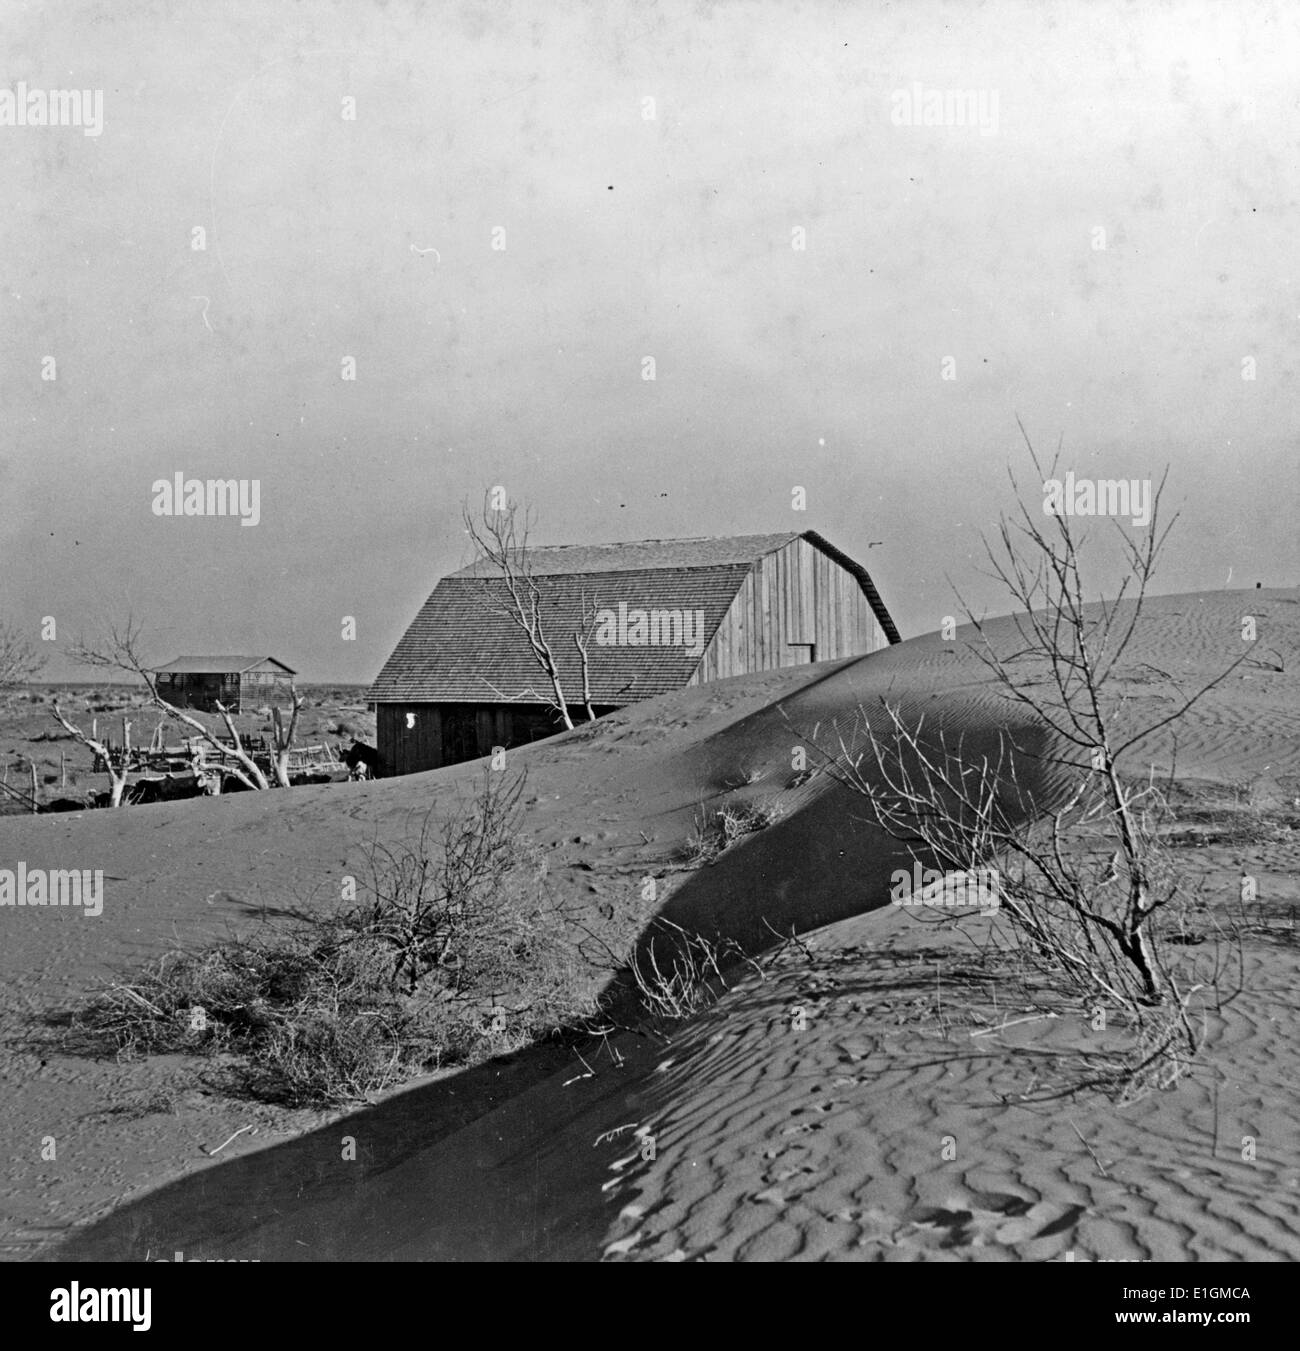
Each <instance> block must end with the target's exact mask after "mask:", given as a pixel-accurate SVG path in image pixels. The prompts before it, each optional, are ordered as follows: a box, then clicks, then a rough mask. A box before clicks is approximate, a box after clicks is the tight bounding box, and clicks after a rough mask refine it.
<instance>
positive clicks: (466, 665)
mask: <svg viewBox="0 0 1300 1351" xmlns="http://www.w3.org/2000/svg"><path fill="white" fill-rule="evenodd" d="M799 538H804V539H807V540H809V541H810V542H811V543H813V544H814V545H815V546H816V547H817V548H819V549H821V550H822V551H823V552H824V553H826V554H827V555H828V556H829V557H831V558H832V559H833V560H834V561H835V562H836V563H837V564H839V565H840V566H841V567H843V568H845V569H846V571H849V572H850V573H852V574H853V576H855V577H856V578H857V579H858V581H859V584H860V585H861V586H862V589H863V592H864V594H865V595H866V596H867V598H868V601H869V603H870V604H871V606H872V609H873V610H874V612H875V614H876V616H877V618H878V619H879V621H880V624H881V627H882V628H883V630H884V632H885V634H886V636H887V637H888V638H889V640H890V641H891V642H897V641H898V630H897V629H896V628H895V627H894V624H893V621H892V620H891V619H890V617H889V614H888V612H887V611H886V610H885V607H884V605H883V603H882V602H881V600H880V596H879V595H878V593H877V592H876V589H875V587H874V586H873V585H872V582H871V578H870V577H869V576H867V573H866V569H865V568H863V567H861V565H859V564H857V563H855V562H854V561H853V560H852V559H850V558H849V557H848V556H847V555H845V554H843V553H841V552H840V551H839V550H838V549H836V548H835V547H834V546H833V545H831V544H829V543H828V542H827V541H826V540H824V539H823V538H822V537H821V536H820V535H818V534H816V533H815V532H814V531H786V532H783V533H781V534H772V535H742V536H738V537H733V538H729V539H681V540H641V541H636V542H633V543H627V544H599V545H557V546H546V547H537V548H533V547H530V548H529V550H528V561H529V567H530V570H531V572H532V574H533V576H534V577H536V578H537V579H539V586H538V590H539V593H540V600H539V604H540V607H541V615H542V621H543V624H544V626H545V630H546V633H547V634H548V635H549V636H550V639H551V642H552V644H553V648H554V655H555V659H556V665H557V667H558V668H559V672H560V679H561V682H562V684H563V686H564V692H565V698H566V699H568V700H569V701H570V702H573V701H576V700H578V699H580V698H581V693H582V667H581V658H580V655H579V653H578V651H577V649H576V647H575V646H574V643H573V639H572V635H573V634H574V633H576V632H580V631H581V630H582V629H583V627H584V607H585V612H586V617H587V619H588V620H589V619H590V615H591V611H592V609H593V608H599V609H609V610H616V609H617V607H618V605H619V604H620V603H624V604H626V605H628V606H629V607H635V608H639V609H646V610H682V611H690V612H691V613H692V615H695V614H697V613H699V612H702V614H703V632H702V634H699V635H694V634H693V635H692V636H693V637H697V638H698V641H697V642H696V643H695V644H694V645H693V647H694V650H691V649H689V648H687V647H686V646H685V645H679V646H649V645H647V646H642V647H631V646H603V647H602V646H597V645H596V644H595V643H594V642H593V643H592V644H591V645H590V651H591V662H590V678H591V696H592V702H593V703H596V704H625V703H631V702H633V701H636V700H641V699H648V698H651V697H652V696H654V695H656V694H664V693H667V692H668V691H669V690H676V689H681V688H682V686H684V685H685V684H686V683H687V682H688V681H689V680H690V678H691V675H692V674H693V673H694V671H695V668H696V667H697V666H698V665H699V663H700V657H701V651H702V649H703V648H704V647H707V646H708V644H709V642H710V641H711V639H712V638H713V635H714V634H715V633H716V632H717V629H718V625H719V624H721V622H722V619H723V617H724V615H725V614H726V613H727V610H728V608H729V607H730V605H731V603H732V601H733V600H734V599H735V598H736V594H737V592H738V591H739V590H740V587H741V584H742V583H743V582H744V580H745V577H746V575H747V574H748V572H749V571H750V569H751V568H752V567H753V566H754V564H755V563H756V562H758V560H759V559H761V558H763V557H765V556H766V555H767V554H769V553H773V552H775V551H776V550H778V549H782V548H784V547H785V546H786V545H787V544H789V543H790V542H791V541H792V540H795V539H799ZM499 575H500V574H499V570H497V569H495V568H493V567H492V566H491V565H488V564H484V563H482V562H480V563H476V564H473V565H471V566H470V567H468V568H462V569H461V570H460V571H459V572H456V573H453V574H452V575H451V576H449V577H444V578H443V579H442V580H441V581H440V582H439V583H438V585H437V586H436V587H435V588H434V590H433V594H432V595H430V596H429V598H428V600H427V601H425V603H424V605H423V606H422V607H421V609H420V612H419V614H418V615H416V617H415V619H414V620H413V621H412V623H411V625H410V627H409V628H408V629H407V631H406V633H405V634H404V635H403V637H402V639H401V641H400V642H399V643H398V645H397V647H396V648H395V649H394V651H393V653H392V655H391V656H390V657H389V659H388V661H387V662H386V663H385V664H384V667H383V669H382V670H381V671H380V673H379V676H378V678H377V679H376V680H375V683H374V685H373V686H372V687H371V689H370V694H369V698H370V699H371V700H373V701H374V702H376V703H425V702H427V703H443V702H446V703H494V702H498V701H500V702H506V701H516V700H517V701H520V702H525V703H538V702H542V701H543V700H549V699H550V697H551V693H550V684H549V681H548V679H547V677H546V675H545V673H544V672H543V671H542V669H541V668H540V666H539V665H538V663H537V661H536V659H535V657H534V656H533V654H532V652H531V650H530V648H529V646H528V644H527V642H526V641H525V639H524V637H523V634H522V633H521V631H520V629H519V627H518V626H517V625H516V624H515V623H514V622H512V620H511V619H510V618H509V617H508V615H506V614H504V613H502V610H503V609H505V608H506V607H507V606H508V604H509V596H508V593H507V591H506V587H505V584H504V582H503V581H497V580H495V578H496V577H499Z"/></svg>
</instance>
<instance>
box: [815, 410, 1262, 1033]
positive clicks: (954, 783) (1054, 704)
mask: <svg viewBox="0 0 1300 1351" xmlns="http://www.w3.org/2000/svg"><path fill="white" fill-rule="evenodd" d="M1021 432H1022V434H1023V432H1024V429H1023V427H1022V428H1021ZM1025 440H1026V444H1027V445H1028V446H1029V453H1030V457H1031V459H1032V461H1033V465H1034V468H1035V470H1036V471H1037V472H1038V473H1039V474H1040V475H1042V476H1043V478H1044V481H1045V482H1046V481H1047V480H1048V479H1050V478H1052V477H1054V476H1055V473H1056V467H1057V463H1058V462H1059V452H1058V457H1057V460H1054V461H1053V463H1052V465H1051V466H1050V468H1049V469H1047V470H1046V471H1044V469H1043V466H1042V465H1041V464H1040V462H1039V459H1038V457H1037V456H1036V455H1035V453H1034V449H1033V446H1032V445H1030V444H1029V440H1028V437H1027V436H1026V438H1025ZM1011 481H1012V487H1013V489H1015V491H1016V497H1017V503H1018V511H1017V513H1016V514H1015V515H1014V516H1013V517H1011V518H1007V517H1005V516H1004V517H1003V518H1002V519H1001V521H1000V523H999V531H998V540H999V544H998V547H995V546H994V545H993V544H990V543H989V542H987V541H986V542H985V552H986V554H987V557H988V560H989V563H990V565H991V567H992V576H993V578H994V579H995V580H996V581H998V582H999V583H1000V584H1001V585H1002V586H1003V587H1004V588H1005V590H1006V592H1007V593H1008V595H1009V596H1010V598H1011V600H1012V602H1013V609H1012V616H1011V619H1012V628H1011V632H1010V635H1009V637H1008V635H1007V634H1006V633H1005V632H1004V633H998V632H996V631H995V630H993V629H992V628H991V626H990V625H989V623H988V622H986V621H985V620H984V619H983V618H980V617H977V616H976V615H975V614H974V612H973V610H972V609H971V607H970V606H969V605H966V604H965V602H964V601H963V602H962V606H963V609H964V611H965V614H966V618H967V619H968V621H969V622H970V623H971V624H972V625H973V627H974V629H975V633H976V641H974V642H972V643H971V645H970V650H971V652H972V654H973V655H974V656H975V657H976V658H977V659H978V660H979V661H980V662H981V663H982V664H983V666H984V667H985V668H986V670H987V671H988V672H989V673H990V674H991V676H992V677H993V681H994V684H995V686H996V688H997V689H998V690H999V691H1000V693H1001V694H1002V695H1003V696H1004V697H1005V698H1007V699H1009V700H1010V701H1011V702H1012V703H1014V704H1017V705H1019V706H1020V707H1021V708H1023V709H1025V710H1027V711H1028V713H1029V714H1030V715H1031V717H1030V719H1029V724H1028V725H1029V726H1031V727H1033V728H1036V729H1039V730H1038V732H1036V733H1035V735H1044V736H1046V737H1049V738H1050V739H1051V742H1053V743H1054V744H1055V747H1057V748H1058V749H1056V750H1052V751H1050V752H1048V753H1047V755H1046V758H1047V760H1048V761H1049V762H1050V763H1053V764H1055V765H1057V766H1061V767H1064V768H1065V770H1066V773H1067V775H1068V776H1069V779H1070V780H1072V783H1071V786H1070V788H1069V790H1068V791H1067V793H1066V794H1065V797H1066V800H1065V801H1063V802H1061V803H1060V804H1059V805H1058V806H1057V807H1056V809H1055V810H1053V811H1050V812H1046V813H1045V811H1044V805H1043V804H1042V803H1040V802H1036V801H1035V799H1034V792H1033V790H1031V789H1030V787H1029V786H1028V785H1027V784H1026V783H1025V782H1024V779H1023V775H1024V771H1025V768H1026V765H1027V764H1028V763H1029V762H1031V761H1033V760H1041V759H1042V758H1043V756H1044V752H1043V751H1042V749H1041V748H1039V747H1037V746H1027V745H1025V744H1023V741H1024V737H1023V736H1019V737H1018V736H1017V735H1012V734H1008V733H1004V734H1003V735H1002V736H1000V738H999V745H998V748H997V750H996V751H995V752H993V753H989V752H987V751H986V752H984V753H982V754H978V755H976V754H972V753H971V752H970V751H969V750H967V749H966V748H964V747H963V745H962V744H961V741H960V739H956V740H954V739H953V738H952V737H950V736H948V735H947V734H946V733H945V732H944V730H943V728H942V727H941V726H940V727H934V726H927V724H926V720H925V718H924V716H922V717H919V718H917V719H909V718H908V717H907V716H906V715H905V713H904V708H903V704H902V703H901V702H899V701H897V700H895V701H890V700H888V699H883V698H882V700H881V705H882V707H881V708H880V709H879V710H868V709H866V708H863V709H861V710H859V714H858V719H857V721H856V722H855V724H854V727H853V730H852V732H851V734H849V735H848V736H847V737H846V736H845V735H844V734H843V733H841V734H840V737H839V745H838V748H837V750H838V753H837V754H827V755H826V758H827V765H828V769H829V772H830V773H831V774H832V775H834V776H835V777H837V778H838V779H839V780H840V781H841V782H842V783H844V784H845V785H846V786H848V787H849V788H851V789H852V790H854V791H855V792H857V793H859V794H861V795H862V796H863V797H864V798H866V799H867V801H868V803H869V805H870V808H871V812H872V818H871V819H872V820H873V821H874V823H875V824H876V825H878V826H880V827H881V828H882V829H884V830H885V831H886V832H887V833H888V834H890V835H891V836H892V837H893V838H895V839H897V840H899V841H901V842H906V843H907V844H908V845H909V846H910V847H911V849H912V851H913V854H914V857H916V858H917V860H918V861H922V860H921V855H924V856H925V861H927V862H931V863H934V862H937V863H938V865H939V866H940V867H942V868H944V869H948V870H952V871H954V872H965V873H976V872H981V871H984V870H990V871H993V872H994V873H995V875H997V876H998V879H999V880H998V885H997V890H998V893H999V900H1000V908H999V912H998V913H999V915H1000V921H1001V922H1002V923H1005V925H1006V926H1008V928H1009V930H1010V941H1011V942H1012V944H1013V945H1014V946H1015V947H1016V948H1017V950H1019V951H1020V952H1021V953H1022V954H1024V955H1026V956H1027V957H1028V958H1029V959H1030V960H1031V961H1032V963H1033V964H1034V965H1035V966H1037V967H1038V968H1039V969H1040V970H1042V971H1043V972H1045V973H1048V974H1050V975H1052V976H1053V977H1054V980H1055V983H1057V984H1063V985H1064V987H1065V988H1067V989H1070V990H1072V991H1074V992H1075V993H1076V994H1079V995H1084V996H1090V997H1091V998H1093V999H1096V998H1098V997H1100V998H1102V999H1103V1000H1104V1001H1108V1002H1113V1003H1115V1004H1118V1005H1119V1006H1121V1007H1122V1008H1124V1009H1125V1010H1127V1011H1128V1012H1129V1013H1131V1014H1133V1015H1134V1016H1135V1017H1136V1019H1137V1020H1138V1022H1139V1023H1140V1024H1141V1023H1142V1022H1143V1021H1144V1020H1146V1019H1147V1018H1148V1013H1146V1012H1144V1010H1160V1011H1161V1014H1160V1016H1159V1017H1158V1018H1157V1019H1156V1023H1155V1026H1156V1027H1157V1028H1158V1029H1159V1030H1158V1033H1157V1036H1158V1044H1157V1045H1156V1051H1155V1052H1154V1053H1155V1054H1158V1055H1165V1054H1167V1053H1168V1052H1169V1048H1170V1045H1171V1043H1172V1040H1173V1038H1174V1037H1175V1036H1176V1035H1177V1036H1179V1037H1181V1038H1183V1039H1185V1042H1186V1045H1187V1049H1188V1051H1189V1052H1191V1051H1195V1049H1196V1046H1197V1035H1196V1034H1195V1032H1194V1029H1193V1028H1192V1026H1191V1023H1190V1020H1189V1016H1188V1008H1189V1000H1190V998H1191V996H1192V995H1193V994H1195V992H1196V991H1197V990H1198V989H1202V988H1205V989H1212V988H1217V986H1218V982H1219V980H1220V976H1221V968H1220V967H1219V966H1218V965H1215V966H1214V968H1213V969H1208V968H1206V969H1201V968H1195V969H1194V970H1192V972H1191V974H1190V975H1189V976H1187V977H1186V978H1184V977H1183V976H1181V975H1180V974H1179V973H1178V972H1176V971H1175V969H1174V965H1173V964H1172V963H1171V962H1170V961H1168V960H1166V957H1165V954H1164V952H1163V951H1162V947H1161V944H1160V941H1159V935H1158V933H1157V931H1156V924H1155V921H1156V917H1157V916H1158V915H1159V914H1160V912H1161V911H1162V910H1164V909H1165V908H1166V907H1168V906H1171V905H1173V906H1175V909H1177V907H1178V906H1179V905H1183V904H1185V903H1186V901H1187V896H1186V889H1185V887H1184V885H1183V884H1182V881H1181V879H1180V877H1179V875H1178V870H1177V869H1176V868H1175V867H1174V865H1173V862H1172V859H1171V857H1170V854H1169V851H1168V849H1167V847H1166V846H1165V845H1164V842H1163V839H1162V830H1163V827H1164V825H1165V823H1166V821H1167V814H1168V812H1167V807H1166V806H1165V801H1164V796H1163V793H1162V791H1161V789H1160V787H1159V786H1158V785H1157V784H1156V782H1155V777H1154V772H1153V773H1152V774H1151V775H1150V776H1149V777H1148V779H1147V781H1146V782H1144V783H1136V782H1134V781H1132V780H1131V779H1130V778H1129V777H1126V776H1125V775H1124V774H1123V773H1122V772H1121V768H1120V762H1121V758H1122V757H1123V756H1124V755H1125V753H1126V752H1128V751H1130V750H1132V749H1133V748H1134V747H1136V746H1138V745H1139V744H1140V743H1142V742H1143V741H1144V740H1145V739H1146V738H1149V737H1150V736H1151V735H1152V734H1153V733H1155V732H1158V731H1160V730H1161V729H1162V728H1164V727H1167V726H1169V725H1170V724H1172V723H1176V722H1177V720H1178V719H1180V718H1181V717H1183V716H1184V714H1186V713H1187V712H1188V711H1189V710H1190V709H1191V708H1192V707H1193V706H1194V705H1195V704H1196V703H1197V702H1198V700H1200V699H1201V698H1202V697H1204V695H1206V694H1207V693H1208V692H1209V691H1210V690H1212V689H1214V688H1215V686H1217V685H1219V684H1220V683H1221V682H1222V681H1223V680H1225V679H1226V678H1227V677H1228V676H1229V675H1230V674H1231V673H1232V672H1233V671H1234V670H1235V669H1236V668H1237V667H1238V666H1240V665H1241V663H1242V662H1244V661H1245V660H1246V659H1247V658H1248V657H1249V655H1250V653H1251V651H1252V648H1250V647H1248V648H1246V649H1245V651H1244V652H1243V654H1242V656H1240V657H1239V658H1237V660H1236V661H1234V662H1232V663H1231V664H1230V665H1229V666H1228V667H1227V668H1226V669H1225V670H1223V671H1221V672H1220V673H1219V674H1218V675H1216V676H1214V677H1213V678H1212V679H1210V680H1208V681H1207V682H1205V683H1204V684H1203V685H1201V686H1200V688H1198V689H1194V690H1191V691H1190V692H1189V691H1185V690H1182V689H1179V690H1178V692H1177V698H1176V699H1175V700H1174V706H1173V708H1172V710H1171V711H1170V712H1168V713H1165V714H1164V715H1162V716H1160V717H1157V718H1153V719H1151V720H1150V721H1143V722H1141V723H1140V724H1137V725H1135V724H1134V723H1132V722H1131V721H1130V720H1129V719H1128V718H1127V716H1126V703H1127V701H1126V697H1125V696H1124V695H1123V694H1120V695H1118V697H1117V696H1116V695H1115V694H1114V693H1113V692H1112V688H1111V686H1112V678H1113V677H1115V676H1116V674H1117V667H1118V664H1119V663H1120V661H1121V659H1122V658H1123V657H1124V655H1125V653H1126V651H1127V650H1128V648H1129V646H1130V644H1131V642H1132V639H1133V636H1134V633H1135V630H1136V629H1137V625H1138V623H1139V620H1140V618H1141V615H1142V610H1143V604H1144V601H1145V599H1146V597H1147V593H1148V589H1149V587H1150V583H1151V578H1152V576H1153V574H1154V572H1155V569H1156V564H1157V562H1158V560H1159V556H1160V552H1161V548H1162V546H1163V544H1164V542H1165V540H1166V538H1167V536H1168V532H1169V530H1170V528H1171V527H1172V525H1173V523H1174V520H1176V519H1177V517H1176V516H1175V517H1174V518H1173V519H1171V520H1170V521H1169V523H1168V525H1165V526H1163V528H1162V527H1161V524H1160V498H1161V494H1162V491H1163V488H1164V482H1165V481H1164V479H1161V481H1160V484H1159V486H1158V487H1157V488H1156V490H1155V492H1154V494H1153V501H1152V509H1151V517H1150V522H1149V525H1148V526H1147V527H1146V531H1145V533H1144V534H1143V535H1141V536H1138V537H1136V538H1134V537H1133V536H1131V535H1129V534H1127V533H1126V532H1125V530H1124V528H1123V527H1122V526H1121V525H1120V524H1119V523H1118V522H1115V523H1114V524H1115V526H1116V529H1117V531H1118V534H1119V537H1120V540H1121V549H1122V553H1123V558H1124V561H1125V564H1126V575H1125V579H1124V581H1123V582H1122V584H1121V585H1120V586H1119V588H1118V591H1117V593H1116V595H1115V596H1114V597H1113V598H1111V599H1102V600H1100V601H1097V602H1089V601H1088V600H1087V599H1086V594H1085V583H1084V579H1083V572H1082V566H1081V548H1082V545H1083V543H1084V541H1083V539H1081V538H1080V537H1079V535H1078V534H1077V533H1076V532H1075V530H1074V527H1073V525H1072V518H1071V517H1069V516H1067V515H1065V514H1063V513H1062V514H1054V515H1050V514H1049V515H1045V514H1040V513H1038V512H1036V511H1035V510H1034V509H1033V508H1031V507H1030V506H1028V505H1026V501H1025V497H1024V496H1023V494H1022V493H1021V492H1020V489H1019V485H1018V484H1017V483H1016V480H1015V477H1014V475H1012V476H1011ZM960 599H961V598H960V595H959V600H960ZM1121 602H1124V603H1121ZM823 754H826V753H825V752H823ZM1170 772H1171V774H1172V770H1171V771H1170ZM1108 856H1109V859H1108V862H1107V861H1106V860H1107V857H1108ZM1216 961H1217V959H1216ZM1146 1045H1147V1047H1148V1049H1150V1047H1151V1043H1147V1044H1146Z"/></svg>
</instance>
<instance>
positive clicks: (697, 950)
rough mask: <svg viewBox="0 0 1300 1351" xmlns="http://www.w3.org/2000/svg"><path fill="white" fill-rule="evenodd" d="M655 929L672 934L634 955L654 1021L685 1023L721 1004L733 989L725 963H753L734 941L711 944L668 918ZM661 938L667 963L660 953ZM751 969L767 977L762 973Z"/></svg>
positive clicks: (633, 970) (635, 975) (632, 965)
mask: <svg viewBox="0 0 1300 1351" xmlns="http://www.w3.org/2000/svg"><path fill="white" fill-rule="evenodd" d="M655 923H656V924H657V925H659V926H660V927H661V928H663V929H666V930H671V933H669V934H667V935H661V936H657V937H651V938H650V939H649V941H648V942H647V943H646V944H645V946H644V948H643V950H642V951H640V952H633V954H632V956H631V958H630V959H629V962H628V971H629V973H630V974H631V977H632V982H633V984H634V986H635V988H636V992H637V994H638V996H639V997H640V1001H641V1004H642V1006H643V1007H644V1009H645V1011H646V1012H647V1013H648V1014H649V1015H650V1017H651V1019H652V1021H654V1022H655V1023H658V1024H668V1023H679V1022H682V1021H684V1020H685V1019H687V1018H691V1017H693V1016H694V1015H695V1014H697V1013H699V1012H700V1011H701V1010H702V1009H704V1008H707V1007H708V1006H709V1005H710V1004H713V1003H715V1002H716V1001H717V1000H718V998H720V995H721V992H725V991H726V990H727V989H729V988H730V987H729V986H728V984H727V980H726V977H725V976H724V975H723V965H724V963H727V964H734V962H735V961H736V960H738V959H744V960H746V961H749V960H750V959H748V958H745V954H744V952H743V950H742V949H741V947H740V945H739V944H738V943H736V942H735V941H734V940H733V939H722V938H718V939H709V938H706V937H705V936H704V935H703V934H700V933H695V932H692V931H690V930H688V929H684V928H683V927H682V926H681V925H680V924H675V923H674V922H673V921H672V920H670V919H666V918H664V917H662V916H661V917H660V918H659V919H658V920H656V921H655ZM660 938H662V939H663V951H664V955H663V956H662V957H661V956H660V953H659V952H657V951H656V948H657V946H658V945H659V942H660ZM750 964H751V965H753V966H755V968H756V969H757V970H759V971H760V973H761V971H762V968H761V967H758V966H757V964H756V963H753V962H752V961H750Z"/></svg>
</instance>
